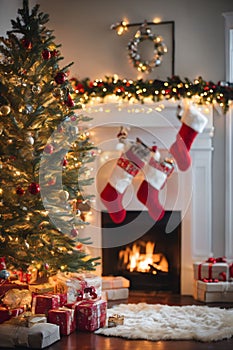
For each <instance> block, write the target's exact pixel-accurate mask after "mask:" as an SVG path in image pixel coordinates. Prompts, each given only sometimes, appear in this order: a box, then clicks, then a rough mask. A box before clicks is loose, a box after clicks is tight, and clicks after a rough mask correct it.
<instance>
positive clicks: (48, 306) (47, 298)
mask: <svg viewBox="0 0 233 350" xmlns="http://www.w3.org/2000/svg"><path fill="white" fill-rule="evenodd" d="M34 303H35V310H33V311H34V312H35V314H45V315H46V316H48V312H49V310H52V309H58V308H59V307H60V297H59V295H57V294H46V295H36V296H35V297H34Z"/></svg>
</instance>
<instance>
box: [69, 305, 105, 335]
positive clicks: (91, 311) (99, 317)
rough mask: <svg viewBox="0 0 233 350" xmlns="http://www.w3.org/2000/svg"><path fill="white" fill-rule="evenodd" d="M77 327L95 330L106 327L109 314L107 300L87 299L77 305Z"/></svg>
mask: <svg viewBox="0 0 233 350" xmlns="http://www.w3.org/2000/svg"><path fill="white" fill-rule="evenodd" d="M75 313H76V322H77V329H78V330H80V331H95V330H96V329H98V328H101V327H104V326H105V323H106V315H107V302H106V300H103V299H97V300H85V301H81V302H80V303H77V305H76V307H75Z"/></svg>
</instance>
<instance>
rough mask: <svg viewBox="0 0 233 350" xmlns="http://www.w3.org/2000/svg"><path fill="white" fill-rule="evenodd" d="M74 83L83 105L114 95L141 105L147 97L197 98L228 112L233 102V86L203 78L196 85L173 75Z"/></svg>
mask: <svg viewBox="0 0 233 350" xmlns="http://www.w3.org/2000/svg"><path fill="white" fill-rule="evenodd" d="M70 81H71V83H72V86H73V88H74V90H75V93H76V94H77V95H78V97H79V98H80V102H81V103H83V104H87V103H89V102H91V101H92V100H93V99H95V98H97V97H98V98H101V100H102V102H104V98H105V97H106V96H110V95H115V96H118V97H120V98H121V99H123V100H127V101H130V100H137V101H139V102H141V103H144V102H145V99H146V98H149V99H151V100H152V101H153V102H158V101H162V100H164V99H167V100H168V99H175V100H180V99H181V98H195V102H196V103H199V104H212V103H213V104H214V103H217V104H219V105H220V106H221V107H222V108H223V111H224V112H226V111H227V110H228V108H229V105H230V103H231V101H232V100H233V84H232V83H226V82H218V83H217V84H215V83H213V82H212V81H205V80H203V79H202V77H199V78H198V79H195V80H194V81H193V82H192V81H191V80H190V79H188V78H184V80H181V79H180V77H179V76H173V77H171V78H168V79H167V80H166V81H162V80H157V79H155V80H145V81H144V80H142V79H138V80H130V79H119V78H116V77H106V78H105V79H96V80H90V79H89V78H86V79H83V80H79V79H77V78H71V79H70Z"/></svg>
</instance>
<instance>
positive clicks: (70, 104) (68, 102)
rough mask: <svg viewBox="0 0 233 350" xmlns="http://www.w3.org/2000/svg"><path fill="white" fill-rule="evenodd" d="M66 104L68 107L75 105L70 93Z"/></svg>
mask: <svg viewBox="0 0 233 350" xmlns="http://www.w3.org/2000/svg"><path fill="white" fill-rule="evenodd" d="M65 104H66V105H67V107H74V101H73V99H72V97H71V96H70V94H68V96H67V100H66V101H65Z"/></svg>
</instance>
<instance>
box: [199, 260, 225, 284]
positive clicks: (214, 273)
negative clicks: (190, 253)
mask: <svg viewBox="0 0 233 350" xmlns="http://www.w3.org/2000/svg"><path fill="white" fill-rule="evenodd" d="M222 260H223V259H222ZM193 269H194V279H195V280H203V279H207V280H213V279H215V280H219V281H228V280H229V277H230V275H229V271H230V265H229V263H227V262H226V261H221V259H220V258H218V259H214V258H210V259H208V260H207V261H205V262H195V263H194V264H193Z"/></svg>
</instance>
